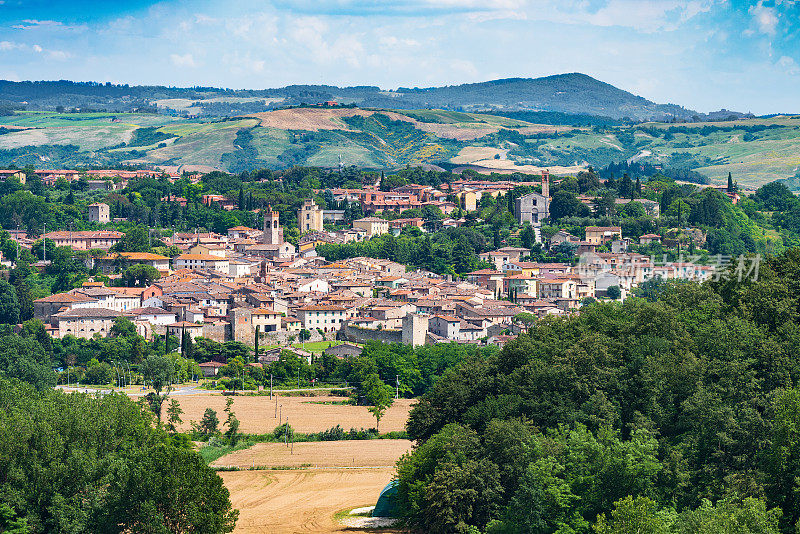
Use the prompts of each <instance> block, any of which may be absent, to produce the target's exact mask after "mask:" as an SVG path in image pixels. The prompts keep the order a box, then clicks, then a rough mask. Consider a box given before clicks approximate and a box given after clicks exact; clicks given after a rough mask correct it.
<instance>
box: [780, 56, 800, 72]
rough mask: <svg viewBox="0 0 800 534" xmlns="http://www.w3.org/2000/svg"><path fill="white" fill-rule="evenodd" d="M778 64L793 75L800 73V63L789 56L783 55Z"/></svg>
mask: <svg viewBox="0 0 800 534" xmlns="http://www.w3.org/2000/svg"><path fill="white" fill-rule="evenodd" d="M778 66H779V67H781V68H782V69H783V70H784V72H786V74H790V75H792V76H796V75H797V74H800V65H798V64H797V62H796V61H795V60H794V59H792V58H790V57H789V56H781V58H780V59H779V60H778Z"/></svg>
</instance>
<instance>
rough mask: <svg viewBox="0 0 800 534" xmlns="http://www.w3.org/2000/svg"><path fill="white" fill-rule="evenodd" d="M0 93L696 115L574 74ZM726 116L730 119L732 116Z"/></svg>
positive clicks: (32, 99) (70, 86)
mask: <svg viewBox="0 0 800 534" xmlns="http://www.w3.org/2000/svg"><path fill="white" fill-rule="evenodd" d="M0 94H2V95H3V99H4V100H5V101H7V102H8V104H9V105H10V106H11V107H14V106H18V107H24V108H27V109H31V110H48V111H54V110H56V109H57V108H60V109H70V108H76V107H77V108H91V109H95V110H103V111H114V112H124V111H133V110H136V109H160V110H162V111H167V112H170V111H172V112H174V111H180V112H184V111H185V112H191V114H203V115H207V116H212V117H229V116H233V115H240V114H243V113H256V112H259V111H266V110H268V109H272V108H274V107H275V106H287V105H299V104H316V103H319V102H325V101H330V100H335V101H338V102H339V103H344V104H357V105H359V106H360V107H382V108H393V109H419V108H441V109H447V110H458V111H474V110H491V109H496V110H509V111H552V112H560V113H568V114H586V115H598V116H602V117H610V118H614V119H620V118H623V117H629V118H632V119H638V120H642V119H644V120H662V119H673V118H676V119H679V120H684V119H693V118H695V117H697V118H701V115H702V114H700V113H697V112H695V111H692V110H687V109H685V108H683V107H681V106H676V105H661V104H656V103H654V102H651V101H649V100H647V99H645V98H642V97H640V96H636V95H633V94H631V93H629V92H627V91H623V90H621V89H617V88H616V87H614V86H612V85H610V84H607V83H603V82H601V81H599V80H596V79H594V78H592V77H590V76H587V75H585V74H579V73H572V74H559V75H556V76H547V77H544V78H535V79H533V78H508V79H503V80H492V81H488V82H482V83H471V84H463V85H456V86H447V87H429V88H424V89H420V88H403V87H401V88H399V89H397V90H390V91H386V90H383V89H381V88H380V87H374V86H359V87H335V86H331V85H290V86H287V87H281V88H274V89H266V88H265V89H254V90H231V89H221V88H213V87H189V88H180V87H162V86H129V85H113V84H110V83H106V84H102V83H76V82H69V81H64V80H62V81H52V82H11V81H0ZM731 115H734V116H735V115H737V114H734V113H731Z"/></svg>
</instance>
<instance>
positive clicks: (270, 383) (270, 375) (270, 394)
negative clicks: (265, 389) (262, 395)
mask: <svg viewBox="0 0 800 534" xmlns="http://www.w3.org/2000/svg"><path fill="white" fill-rule="evenodd" d="M269 398H270V399H271V398H272V373H270V374H269Z"/></svg>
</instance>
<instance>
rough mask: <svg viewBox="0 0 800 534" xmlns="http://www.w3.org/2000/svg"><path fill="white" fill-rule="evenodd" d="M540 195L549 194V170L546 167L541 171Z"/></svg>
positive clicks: (547, 195)
mask: <svg viewBox="0 0 800 534" xmlns="http://www.w3.org/2000/svg"><path fill="white" fill-rule="evenodd" d="M542 196H543V197H549V196H550V171H549V170H547V169H545V170H543V171H542Z"/></svg>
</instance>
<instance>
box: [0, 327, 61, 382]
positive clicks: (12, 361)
mask: <svg viewBox="0 0 800 534" xmlns="http://www.w3.org/2000/svg"><path fill="white" fill-rule="evenodd" d="M0 375H5V376H6V377H9V378H18V379H20V380H23V381H25V382H27V383H29V384H32V385H33V386H34V387H36V388H37V389H40V390H43V389H48V388H51V387H53V386H54V385H55V384H56V374H55V373H54V372H53V367H52V364H51V361H50V356H49V355H48V354H47V353H46V352H45V351H44V349H43V348H42V345H41V344H40V343H39V342H38V341H37V339H35V338H30V337H22V336H18V335H14V334H10V335H4V336H0Z"/></svg>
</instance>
